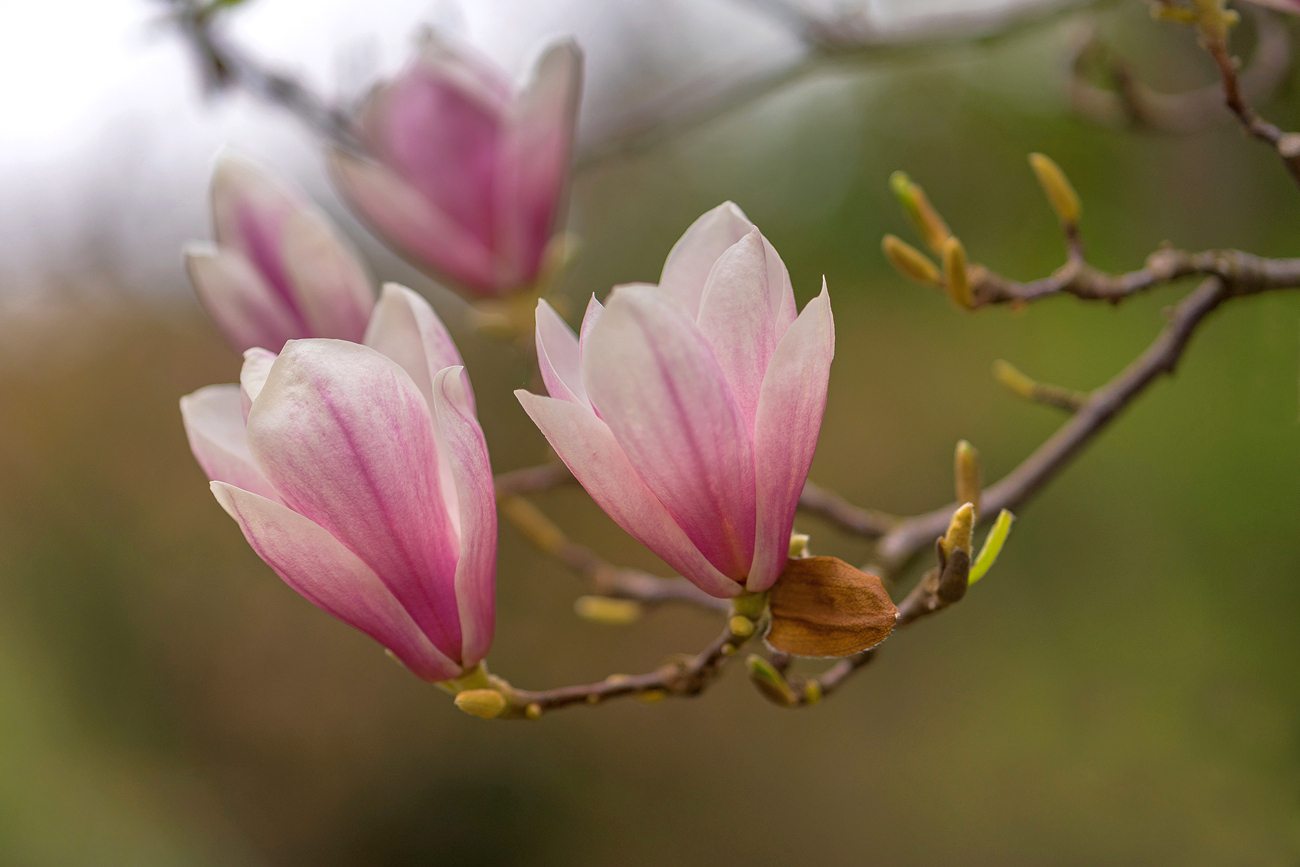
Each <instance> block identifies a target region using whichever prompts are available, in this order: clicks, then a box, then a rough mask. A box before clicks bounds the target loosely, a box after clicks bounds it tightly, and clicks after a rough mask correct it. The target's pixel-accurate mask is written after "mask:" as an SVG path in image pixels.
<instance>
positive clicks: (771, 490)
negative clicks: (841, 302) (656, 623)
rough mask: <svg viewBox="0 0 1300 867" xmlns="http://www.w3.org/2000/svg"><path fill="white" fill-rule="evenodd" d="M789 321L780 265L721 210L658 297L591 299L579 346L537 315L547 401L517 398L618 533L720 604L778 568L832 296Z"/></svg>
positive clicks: (830, 326)
mask: <svg viewBox="0 0 1300 867" xmlns="http://www.w3.org/2000/svg"><path fill="white" fill-rule="evenodd" d="M795 314H796V308H795V302H794V293H793V291H792V290H791V286H790V275H789V273H788V272H787V271H786V268H785V265H784V264H783V263H782V262H781V257H780V256H778V255H777V252H776V250H774V249H773V248H772V245H771V244H769V243H768V242H767V240H766V239H765V238H764V237H763V236H762V234H761V233H760V232H759V231H758V229H756V228H755V227H754V225H753V224H752V223H751V222H750V221H749V220H748V219H747V218H746V217H745V215H744V214H743V213H741V211H740V209H739V208H737V207H736V206H735V205H733V204H731V203H730V202H728V203H726V204H724V205H721V206H719V207H717V208H715V209H713V210H712V211H710V212H708V213H707V214H705V215H704V216H703V217H700V219H698V220H696V221H695V224H694V225H692V226H691V227H690V229H688V230H687V231H686V234H685V235H683V236H682V238H681V240H679V241H678V242H677V244H676V246H674V247H673V250H672V252H671V253H670V254H669V255H668V261H667V262H665V263H664V270H663V275H662V276H661V277H660V282H659V285H658V286H652V285H646V284H633V285H627V286H618V287H615V289H614V291H613V292H612V293H611V294H610V296H609V299H608V305H607V306H605V307H602V306H601V305H600V304H599V303H598V302H597V301H596V300H595V299H594V298H593V299H592V301H591V304H590V305H589V306H588V307H587V315H586V318H585V319H584V320H583V323H582V336H581V337H577V336H575V335H574V334H573V332H572V331H571V330H570V329H569V328H568V326H566V325H565V324H564V322H563V321H562V320H561V319H560V317H559V316H558V315H557V314H556V313H555V311H554V310H552V309H551V308H550V306H549V305H547V304H546V302H545V301H542V302H540V303H539V304H538V308H537V356H538V362H539V364H540V366H541V370H542V375H543V378H544V380H545V382H546V389H547V391H548V392H549V393H550V395H551V396H550V397H549V398H547V397H539V396H536V395H533V394H529V393H528V392H526V391H517V392H515V394H516V395H517V396H518V397H519V400H520V402H521V403H522V404H523V406H524V409H525V410H526V411H527V412H528V414H529V415H530V416H531V417H532V419H533V421H534V422H535V423H536V424H537V426H538V427H539V428H541V430H542V433H543V434H545V435H546V438H547V439H548V440H550V443H551V446H552V447H553V448H554V449H555V451H556V452H557V453H558V454H559V456H560V458H561V459H562V460H563V461H564V463H565V464H567V465H568V467H569V469H570V470H572V471H573V475H574V476H575V477H576V478H577V479H578V481H579V482H581V483H582V485H583V487H585V488H586V489H587V492H588V493H589V494H591V496H592V498H593V499H594V500H595V501H596V502H597V503H598V504H599V505H600V507H601V508H602V509H604V510H605V511H606V512H607V513H608V514H609V515H610V517H612V518H613V519H614V520H615V521H616V522H617V523H618V524H619V526H621V527H622V528H623V529H625V530H627V531H628V532H629V533H630V534H632V535H633V536H635V537H636V538H637V539H638V540H640V541H641V542H642V543H644V544H645V545H646V546H647V547H649V548H650V549H651V550H652V551H654V552H655V553H656V554H658V555H659V556H660V557H662V558H663V559H664V560H665V561H666V562H667V563H668V564H669V565H670V566H672V567H673V568H675V569H677V570H678V571H679V572H681V574H682V575H684V576H686V577H687V578H689V579H690V580H691V581H693V582H695V584H697V585H698V586H699V587H700V588H701V589H703V590H704V591H706V592H708V593H710V594H712V595H714V596H718V597H730V596H735V595H736V594H738V593H740V592H741V591H742V589H747V590H750V591H762V590H766V589H768V588H769V587H771V586H772V584H773V583H774V582H775V581H776V579H777V578H778V576H779V575H780V574H781V571H782V569H784V567H785V564H786V557H787V553H788V550H789V546H790V530H791V527H792V526H793V523H794V513H795V507H796V506H797V505H798V502H799V494H800V492H801V491H802V490H803V485H804V481H805V479H806V478H807V476H808V467H809V465H810V464H811V463H812V456H813V449H814V448H815V447H816V445H817V434H818V431H819V430H820V428H821V420H822V413H823V412H824V410H825V408H826V385H827V380H828V378H829V375H830V365H831V358H832V356H833V355H834V353H835V327H834V322H833V320H832V318H831V306H830V298H829V296H828V295H827V293H826V287H825V285H824V284H823V286H822V292H821V294H820V295H819V296H818V297H816V298H814V299H813V300H812V301H811V302H809V304H808V305H807V306H806V307H805V308H804V310H803V313H802V314H799V315H798V317H797V318H796V315H795Z"/></svg>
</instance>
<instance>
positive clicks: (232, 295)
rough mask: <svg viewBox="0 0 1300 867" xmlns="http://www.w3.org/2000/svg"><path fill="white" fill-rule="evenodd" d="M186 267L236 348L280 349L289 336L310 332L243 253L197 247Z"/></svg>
mask: <svg viewBox="0 0 1300 867" xmlns="http://www.w3.org/2000/svg"><path fill="white" fill-rule="evenodd" d="M185 268H186V270H187V271H188V272H189V275H190V282H191V283H192V284H193V285H194V291H195V293H196V294H197V295H198V296H199V301H200V302H202V304H203V307H204V309H205V310H207V311H208V316H209V317H210V318H211V319H212V321H213V323H215V324H216V326H217V330H218V331H220V332H221V335H222V337H224V338H225V339H226V342H227V343H229V344H230V345H231V346H233V347H234V348H235V349H236V350H237V351H239V352H243V351H244V350H245V349H251V348H252V347H254V346H269V347H273V348H275V349H279V348H280V347H281V346H283V345H284V342H285V341H286V340H292V339H294V338H296V337H305V336H306V334H305V332H304V331H303V330H302V326H301V324H300V323H299V321H298V319H297V318H296V316H295V315H294V313H293V311H292V310H291V309H289V307H288V305H287V304H285V302H284V300H283V299H281V298H280V297H279V296H278V295H277V294H276V293H275V291H274V290H273V289H272V288H271V287H270V286H269V285H268V284H267V282H266V281H265V280H264V279H263V278H262V275H261V274H259V273H258V271H257V269H256V268H254V267H253V265H252V263H250V262H249V261H248V260H247V259H246V258H244V256H243V254H241V253H238V252H236V251H234V250H216V249H213V248H211V247H207V246H193V247H191V248H190V249H188V250H187V251H186V253H185Z"/></svg>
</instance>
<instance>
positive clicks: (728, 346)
mask: <svg viewBox="0 0 1300 867" xmlns="http://www.w3.org/2000/svg"><path fill="white" fill-rule="evenodd" d="M770 247H771V245H770V244H768V243H767V242H766V241H765V240H764V239H763V236H762V235H761V234H760V233H759V231H758V229H754V230H753V231H752V232H750V233H749V234H748V235H746V236H745V237H743V238H741V239H740V240H739V241H737V242H736V243H735V244H733V245H731V247H729V248H727V251H726V252H725V253H723V254H722V255H721V256H720V257H719V258H718V261H717V262H716V263H714V265H713V270H712V271H710V272H709V279H708V282H706V283H705V286H704V297H703V299H702V300H701V302H700V315H699V319H698V324H699V326H700V332H701V333H702V334H703V335H704V338H705V339H706V340H707V341H709V345H710V346H712V347H713V354H714V356H715V357H716V358H717V359H718V364H719V365H720V366H721V367H722V372H723V373H724V374H725V375H726V377H727V383H728V384H729V385H730V386H731V390H732V393H734V394H735V395H736V401H737V402H738V403H739V404H740V409H741V412H743V413H744V414H745V420H746V422H747V423H748V428H747V429H748V430H749V431H751V435H752V431H753V430H754V415H755V413H756V412H757V410H758V392H759V389H760V388H761V387H762V385H763V374H764V373H765V372H766V371H767V361H768V359H769V358H771V357H772V351H773V350H774V349H776V344H777V342H778V341H779V340H780V339H781V336H782V335H783V334H785V331H786V329H787V328H788V327H789V325H790V322H789V321H781V318H782V313H783V310H784V304H785V301H786V298H787V297H788V298H789V311H790V314H791V316H792V317H793V313H794V292H793V291H792V290H791V288H790V277H789V275H788V274H787V273H786V271H785V266H784V265H783V264H781V259H780V257H779V256H776V255H775V253H776V251H775V250H773V251H772V253H773V257H772V258H773V259H775V265H776V266H777V269H776V270H775V273H773V269H770V268H769V264H770V263H771V260H770V259H769V257H768V255H767V251H768V249H769V248H770ZM791 321H792V320H791Z"/></svg>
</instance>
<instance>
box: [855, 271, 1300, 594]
mask: <svg viewBox="0 0 1300 867" xmlns="http://www.w3.org/2000/svg"><path fill="white" fill-rule="evenodd" d="M1297 283H1300V280H1298V281H1296V282H1295V283H1292V284H1289V285H1288V286H1285V287H1280V286H1279V287H1265V286H1258V285H1246V286H1241V285H1233V284H1229V283H1226V282H1225V281H1223V280H1222V279H1220V278H1217V277H1211V278H1209V279H1208V280H1206V281H1205V282H1203V283H1202V284H1201V285H1200V286H1199V287H1198V288H1197V289H1196V290H1195V291H1193V292H1192V293H1191V294H1189V295H1188V296H1187V297H1186V298H1184V299H1183V300H1182V301H1181V302H1180V303H1179V304H1178V306H1177V307H1175V308H1174V310H1173V313H1172V314H1171V316H1170V319H1169V323H1168V324H1167V325H1166V326H1165V328H1164V329H1163V330H1162V331H1161V332H1160V335H1159V336H1158V337H1157V338H1156V339H1155V341H1154V342H1153V343H1152V344H1151V345H1150V346H1149V347H1147V349H1146V351H1144V352H1143V353H1142V354H1141V355H1140V356H1138V358H1137V359H1136V360H1135V361H1133V363H1132V364H1130V365H1129V366H1128V367H1126V368H1125V369H1124V370H1123V371H1122V372H1121V373H1120V374H1119V375H1118V376H1116V377H1115V378H1114V379H1112V380H1111V381H1110V382H1108V383H1107V384H1106V385H1104V386H1102V387H1101V388H1099V389H1097V390H1096V391H1094V392H1092V393H1091V394H1090V395H1089V396H1088V399H1087V401H1085V402H1084V404H1083V405H1082V406H1081V407H1080V408H1079V410H1078V412H1076V413H1075V414H1074V415H1073V416H1072V417H1071V418H1070V420H1069V421H1068V422H1066V423H1065V424H1064V425H1062V426H1061V427H1060V428H1059V429H1058V430H1057V431H1056V433H1054V434H1053V435H1052V436H1051V437H1050V438H1048V440H1047V441H1046V442H1045V443H1043V444H1042V445H1041V446H1039V447H1038V449H1037V450H1035V451H1034V452H1033V454H1031V455H1030V456H1029V457H1028V458H1026V459H1025V461H1024V462H1023V463H1021V464H1020V466H1018V467H1016V468H1015V469H1014V470H1012V471H1011V472H1010V473H1008V474H1007V475H1006V476H1004V477H1003V478H1002V479H1001V480H999V481H998V482H997V483H996V484H994V485H992V486H991V487H989V488H986V489H985V490H984V492H983V497H982V501H981V502H982V506H983V513H984V514H986V515H995V514H997V512H998V511H999V510H1001V509H1015V508H1016V507H1018V506H1019V505H1020V504H1021V503H1023V502H1024V501H1025V500H1027V499H1028V498H1029V497H1031V496H1032V495H1033V494H1034V493H1035V492H1037V491H1038V489H1039V488H1041V487H1042V486H1043V485H1044V484H1045V483H1046V482H1047V481H1048V480H1050V479H1051V478H1052V477H1053V476H1055V475H1056V473H1058V472H1059V471H1060V470H1061V469H1063V468H1064V467H1065V465H1066V464H1068V463H1069V461H1070V459H1071V458H1073V457H1074V456H1075V455H1076V454H1078V452H1079V451H1080V449H1082V448H1083V447H1084V446H1085V445H1087V444H1088V443H1089V442H1091V441H1092V439H1093V438H1094V437H1096V436H1097V434H1099V433H1101V431H1102V430H1104V429H1105V427H1106V425H1107V424H1108V423H1109V422H1110V421H1111V420H1112V419H1113V418H1114V417H1115V416H1116V415H1118V414H1119V412H1120V411H1121V410H1123V409H1124V408H1125V407H1126V406H1128V405H1129V404H1130V403H1131V402H1132V401H1133V399H1134V398H1136V397H1137V396H1138V395H1139V394H1141V393H1142V391H1143V390H1145V389H1146V387H1147V386H1148V385H1150V384H1151V383H1152V382H1153V381H1155V380H1156V379H1157V378H1158V377H1160V376H1161V375H1163V374H1167V373H1172V372H1173V370H1174V368H1175V366H1176V365H1177V363H1178V360H1179V359H1180V358H1181V357H1182V353H1183V350H1184V349H1186V347H1187V343H1188V341H1189V340H1190V339H1191V336H1192V334H1193V333H1194V332H1195V330H1196V328H1197V326H1199V325H1200V324H1201V322H1202V321H1203V320H1204V319H1205V317H1206V316H1208V315H1209V314H1210V313H1212V312H1213V311H1214V310H1215V309H1216V308H1218V306H1219V305H1220V304H1222V303H1223V302H1224V301H1227V300H1228V299H1229V298H1232V297H1235V296H1238V295H1246V294H1252V293H1254V292H1259V291H1263V290H1264V289H1265V288H1293V287H1294V286H1295V285H1297ZM955 508H956V504H955V503H954V504H951V505H948V506H945V507H943V508H942V509H936V510H935V511H933V512H929V513H927V514H925V515H919V516H917V517H914V518H909V519H907V520H905V521H903V522H902V523H900V524H899V525H898V526H897V527H895V528H894V529H893V530H892V531H890V532H889V533H888V534H887V535H886V536H884V537H883V538H882V539H881V540H880V542H879V544H878V545H877V548H876V556H877V558H878V559H879V561H880V562H881V563H882V564H884V566H885V567H886V568H889V569H897V568H900V567H901V566H902V565H903V564H904V563H906V561H907V560H909V559H911V557H912V556H913V555H914V554H916V553H917V552H918V551H920V550H921V549H922V548H924V547H925V546H927V545H929V544H930V543H931V542H932V541H933V540H934V538H935V537H936V536H937V535H939V534H941V533H942V532H943V531H944V529H945V528H946V527H947V526H948V521H949V519H950V518H951V516H952V513H953V511H954V509H955Z"/></svg>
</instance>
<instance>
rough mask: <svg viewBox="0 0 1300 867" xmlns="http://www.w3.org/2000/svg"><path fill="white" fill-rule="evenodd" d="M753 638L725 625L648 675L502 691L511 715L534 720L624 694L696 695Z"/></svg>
mask: <svg viewBox="0 0 1300 867" xmlns="http://www.w3.org/2000/svg"><path fill="white" fill-rule="evenodd" d="M752 637H753V633H751V634H750V635H743V636H742V635H737V634H736V633H735V632H732V630H731V626H730V624H728V626H727V627H726V628H725V629H723V631H722V634H721V635H719V636H718V637H717V638H715V639H714V640H713V642H712V643H711V644H709V646H708V647H706V648H705V649H704V650H702V651H700V652H699V653H698V654H696V655H695V656H690V657H686V658H684V659H676V660H673V661H670V662H668V663H667V664H665V665H663V666H660V667H659V668H658V669H656V670H654V671H652V672H649V673H647V674H636V675H619V674H614V675H610V676H609V677H607V678H605V679H604V680H602V681H599V682H598V683H588V684H582V685H580V686H565V687H560V688H558V689H548V690H540V691H532V690H523V689H515V688H514V687H508V688H506V689H504V690H503V692H504V694H505V695H506V699H507V701H509V703H510V705H511V707H512V708H515V709H517V710H516V712H515V713H514V714H510V715H511V716H520V715H522V716H529V717H531V718H534V719H535V718H536V717H537V716H539V715H540V714H541V713H542V712H544V711H548V710H554V709H556V708H561V707H567V706H569V705H574V704H591V705H596V704H600V703H601V702H604V701H608V700H609V699H612V698H622V697H626V696H638V697H641V698H644V699H650V700H655V699H659V698H664V697H668V696H673V697H690V696H696V695H699V694H700V693H701V692H703V691H704V690H705V689H706V688H708V686H709V685H710V684H712V683H713V682H714V681H715V680H717V678H718V675H719V674H721V673H722V669H723V667H724V666H725V665H726V663H727V660H728V659H729V658H730V657H732V656H734V655H735V653H736V651H737V650H739V649H740V648H741V647H742V646H744V644H745V643H746V642H747V641H749V640H750V638H752Z"/></svg>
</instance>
